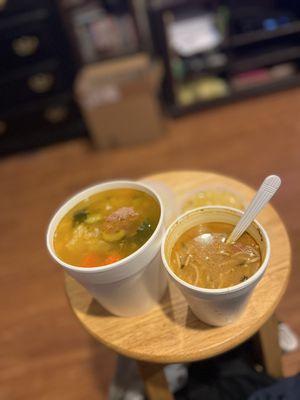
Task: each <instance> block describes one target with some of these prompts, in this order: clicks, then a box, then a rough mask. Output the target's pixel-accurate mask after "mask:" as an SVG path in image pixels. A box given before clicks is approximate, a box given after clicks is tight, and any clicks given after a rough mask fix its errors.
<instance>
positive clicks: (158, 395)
mask: <svg viewBox="0 0 300 400" xmlns="http://www.w3.org/2000/svg"><path fill="white" fill-rule="evenodd" d="M137 363H138V367H139V370H140V374H141V376H142V379H143V382H144V386H145V392H146V395H147V398H148V400H174V397H173V395H172V393H171V392H170V390H169V387H168V382H167V380H166V377H165V373H164V370H163V368H164V366H163V365H161V364H153V363H146V362H141V361H138V362H137Z"/></svg>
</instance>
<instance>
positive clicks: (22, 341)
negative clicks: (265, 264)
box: [0, 89, 300, 400]
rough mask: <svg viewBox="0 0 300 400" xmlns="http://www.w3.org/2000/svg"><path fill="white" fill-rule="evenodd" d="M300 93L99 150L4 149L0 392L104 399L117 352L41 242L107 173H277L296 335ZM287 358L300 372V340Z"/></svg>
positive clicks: (0, 170) (286, 315)
mask: <svg viewBox="0 0 300 400" xmlns="http://www.w3.org/2000/svg"><path fill="white" fill-rule="evenodd" d="M299 104H300V89H294V90H289V91H286V92H280V93H276V94H274V95H270V96H264V97H261V98H257V99H251V100H247V101H243V102H240V103H236V104H232V105H228V106H226V107H220V108H216V109H211V110H208V111H206V112H201V113H196V114H192V115H189V116H186V117H184V118H180V119H177V120H168V121H167V123H166V126H167V128H168V133H167V134H166V135H165V136H162V137H161V138H159V139H158V140H155V141H153V142H148V143H145V144H143V145H140V146H134V147H131V148H121V149H112V150H106V151H94V150H93V149H92V148H91V147H90V146H89V144H88V143H87V141H85V140H76V141H72V142H69V143H65V144H59V145H55V146H52V147H49V148H47V149H43V150H40V151H35V152H31V153H27V154H22V155H21V154H20V155H17V156H12V157H9V158H7V159H3V160H1V162H0V181H1V196H0V210H1V213H0V226H1V236H0V254H1V268H0V286H1V290H0V315H1V318H0V328H1V335H0V399H1V400H2V399H4V400H7V399H9V400H33V399H38V400H57V399H59V400H86V399H88V400H99V399H105V398H106V394H107V388H108V385H109V383H110V380H111V377H112V374H113V372H114V363H115V356H114V353H113V352H112V351H110V350H108V349H107V348H106V347H105V346H103V345H101V344H100V343H99V342H98V341H96V340H94V339H93V338H91V336H90V335H89V334H88V333H87V332H86V330H85V329H84V328H82V327H81V326H80V324H79V323H78V320H77V318H75V317H74V315H73V313H72V312H71V310H70V307H69V305H68V302H67V300H66V296H65V292H64V277H63V273H62V271H61V270H60V269H59V268H57V266H56V265H55V263H54V262H53V261H52V260H51V259H50V257H49V256H48V254H47V251H46V247H45V230H46V227H47V224H48V222H49V219H50V217H51V216H52V214H53V212H54V210H55V209H56V208H57V207H58V206H59V205H60V204H61V203H62V202H63V201H64V200H65V199H66V198H67V197H70V196H71V195H72V194H73V193H74V192H76V191H78V190H80V189H82V188H84V187H86V186H90V185H92V184H93V183H95V182H101V181H103V180H108V179H116V178H135V179H137V178H138V177H140V176H143V175H147V174H153V173H156V172H158V171H163V170H172V169H197V170H209V171H215V172H218V173H222V174H226V175H230V176H234V177H236V178H237V179H239V180H242V181H244V182H246V183H247V184H249V185H251V186H253V187H258V185H259V184H260V182H261V180H262V177H264V176H266V175H267V174H270V173H277V174H279V175H280V176H281V177H282V181H283V184H282V187H281V189H280V190H279V192H278V194H277V195H276V197H275V198H274V200H272V204H273V205H275V207H276V210H277V211H278V212H279V214H280V216H281V217H282V218H283V220H284V221H285V224H286V226H287V228H288V232H289V235H290V238H291V242H292V247H293V265H294V266H295V268H293V269H292V274H291V279H290V281H289V286H288V290H287V291H286V294H285V295H284V297H283V299H282V301H281V303H280V305H279V307H278V312H277V315H278V318H279V319H280V320H282V321H284V322H287V323H288V324H289V325H290V326H291V327H292V328H293V329H294V330H295V331H296V333H298V335H300V313H299V306H300V301H299V288H300V268H298V266H299V264H300V219H299V198H300V185H299V173H300V157H299V148H300V123H299ZM24 134H26V132H24ZM42 134H43V132H41V135H42ZM283 361H284V373H285V375H291V374H295V373H297V372H298V371H300V351H296V352H293V353H290V354H285V355H284V356H283Z"/></svg>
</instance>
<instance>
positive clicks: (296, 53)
mask: <svg viewBox="0 0 300 400" xmlns="http://www.w3.org/2000/svg"><path fill="white" fill-rule="evenodd" d="M297 58H300V46H294V47H290V48H287V49H284V48H283V49H279V50H276V51H272V52H269V53H268V52H266V53H263V54H260V55H254V56H252V57H251V56H248V57H244V59H243V58H240V59H239V61H234V60H232V66H231V68H230V70H231V72H233V73H238V72H245V71H249V70H252V69H256V68H261V67H265V66H267V65H272V64H280V63H285V62H288V61H292V60H295V59H297Z"/></svg>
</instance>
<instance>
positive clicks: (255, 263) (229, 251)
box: [170, 222, 262, 289]
mask: <svg viewBox="0 0 300 400" xmlns="http://www.w3.org/2000/svg"><path fill="white" fill-rule="evenodd" d="M233 228H234V226H233V225H231V224H227V223H221V222H210V223H202V224H198V225H197V226H195V227H193V228H190V229H188V230H187V231H186V232H184V233H183V234H182V235H181V236H180V237H179V239H178V240H177V242H176V243H175V245H174V247H173V249H172V253H171V258H170V266H171V268H172V270H173V271H174V272H175V274H176V275H177V276H178V277H179V278H181V279H182V280H184V281H186V282H187V283H189V284H191V285H194V286H198V287H201V288H207V289H221V288H226V287H230V286H234V285H237V284H239V283H241V282H244V281H246V280H247V279H248V278H250V277H251V276H252V275H253V274H254V273H255V272H256V271H257V270H258V269H259V267H260V265H261V261H262V257H261V253H260V249H259V246H258V244H257V243H256V241H255V240H254V239H253V238H252V236H250V235H249V234H248V233H247V232H245V233H244V234H243V235H242V236H241V237H240V238H239V239H238V241H237V242H235V243H232V244H231V243H230V244H227V243H226V239H227V238H228V236H229V234H230V233H231V232H232V230H233Z"/></svg>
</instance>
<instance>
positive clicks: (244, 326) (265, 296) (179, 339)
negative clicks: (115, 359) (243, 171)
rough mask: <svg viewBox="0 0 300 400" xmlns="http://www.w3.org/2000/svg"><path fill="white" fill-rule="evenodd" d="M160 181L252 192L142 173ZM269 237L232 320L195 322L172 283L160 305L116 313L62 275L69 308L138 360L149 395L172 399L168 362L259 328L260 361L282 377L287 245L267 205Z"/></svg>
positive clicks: (221, 346) (221, 181)
mask: <svg viewBox="0 0 300 400" xmlns="http://www.w3.org/2000/svg"><path fill="white" fill-rule="evenodd" d="M146 180H149V181H155V182H163V183H165V184H166V185H168V186H169V187H170V188H171V189H172V190H173V191H174V195H175V197H176V199H177V200H178V202H180V199H181V198H182V197H183V196H184V195H185V193H186V192H187V191H190V190H194V189H196V188H198V187H201V186H202V185H203V186H206V185H216V186H228V187H229V188H231V189H232V190H234V191H236V192H239V193H240V194H241V195H242V196H243V197H244V199H245V200H246V202H247V201H249V200H250V199H251V197H252V196H253V193H254V191H253V190H252V189H251V188H249V187H248V186H246V185H244V184H242V183H241V182H238V181H236V180H233V179H231V178H228V177H224V176H221V175H216V174H212V173H205V172H197V171H176V172H169V173H163V174H157V175H153V176H149V177H147V178H146ZM258 220H259V222H261V223H262V225H263V226H264V227H265V228H266V230H267V232H268V234H269V237H270V241H271V260H270V265H269V266H268V268H267V270H266V273H265V275H264V277H263V279H262V280H261V282H260V283H259V284H258V286H257V287H256V289H255V291H254V293H253V295H252V297H251V299H250V301H249V304H248V306H247V308H246V310H245V312H244V313H243V315H242V316H241V317H240V318H239V320H238V321H237V322H235V323H233V324H231V325H228V326H224V327H210V326H208V325H206V324H204V323H202V322H201V321H199V320H198V319H197V318H196V317H195V316H194V315H193V314H192V312H191V311H190V309H189V308H188V306H187V303H186V301H185V300H184V298H183V297H182V295H181V294H180V292H179V291H178V289H176V288H175V287H174V286H173V285H169V289H168V291H167V293H166V294H165V296H164V298H163V300H162V302H161V304H160V305H159V306H158V307H157V308H155V309H154V310H152V311H151V312H149V313H147V314H145V315H143V316H140V317H133V318H120V317H116V316H114V315H112V314H110V313H109V312H107V311H106V310H105V309H104V308H103V307H101V305H100V304H99V303H98V302H96V301H95V300H94V299H93V298H92V297H91V295H90V294H89V293H88V292H87V291H86V290H85V289H84V288H83V287H82V286H81V285H80V284H78V283H77V282H76V281H75V280H74V279H72V278H71V277H69V276H68V275H67V276H66V289H67V294H68V296H69V299H70V304H71V307H72V309H73V311H74V313H75V315H76V316H77V318H78V319H79V321H80V322H81V323H82V324H83V326H84V327H85V328H86V330H87V331H88V332H90V334H91V335H92V336H94V337H95V338H96V339H97V340H99V341H100V342H101V343H103V344H104V345H106V346H107V347H109V348H111V349H113V350H114V351H116V352H117V353H119V354H122V355H125V356H127V357H130V358H134V359H136V360H138V364H139V368H140V372H141V375H142V377H143V379H144V384H145V390H146V393H147V395H148V398H149V399H151V400H159V399H162V400H165V399H172V398H173V397H172V395H171V394H170V393H169V391H168V388H167V383H166V380H165V377H164V374H163V366H164V364H168V363H185V362H189V361H196V360H197V361H198V360H204V359H207V358H209V357H213V356H215V355H218V354H221V353H223V352H225V351H228V350H230V349H232V348H234V347H235V346H237V345H239V344H241V343H242V342H244V341H245V340H246V339H248V338H250V337H251V336H253V335H254V334H255V333H256V332H258V337H259V341H260V345H261V350H262V355H263V362H264V365H265V368H266V370H267V372H268V373H269V374H271V375H272V376H275V377H279V376H281V354H280V349H279V346H278V337H277V322H276V319H275V317H274V315H273V314H274V311H275V309H276V306H277V305H278V303H279V301H280V299H281V297H282V295H283V293H284V291H285V289H286V286H287V283H288V278H289V274H290V258H291V249H290V243H289V239H288V235H287V232H286V230H285V227H284V225H283V223H282V221H281V219H280V217H279V216H278V214H277V213H276V211H275V210H274V209H273V208H272V207H271V206H270V205H268V206H267V207H266V208H265V209H264V210H263V211H262V212H261V214H260V215H259V217H258Z"/></svg>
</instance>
